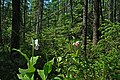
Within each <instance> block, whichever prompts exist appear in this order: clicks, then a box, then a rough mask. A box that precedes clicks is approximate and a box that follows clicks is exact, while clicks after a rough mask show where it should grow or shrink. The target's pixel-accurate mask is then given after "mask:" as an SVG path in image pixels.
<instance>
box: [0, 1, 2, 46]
mask: <svg viewBox="0 0 120 80" xmlns="http://www.w3.org/2000/svg"><path fill="white" fill-rule="evenodd" d="M1 12H2V11H1V0H0V45H1V44H2V28H1V17H2V16H1Z"/></svg>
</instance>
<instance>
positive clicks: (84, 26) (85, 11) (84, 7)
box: [82, 0, 88, 52]
mask: <svg viewBox="0 0 120 80" xmlns="http://www.w3.org/2000/svg"><path fill="white" fill-rule="evenodd" d="M87 13H88V0H84V6H83V31H82V44H83V50H84V51H85V52H86V43H87V39H86V36H87Z"/></svg>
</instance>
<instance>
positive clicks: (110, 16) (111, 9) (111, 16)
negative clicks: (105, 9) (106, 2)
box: [109, 0, 113, 22]
mask: <svg viewBox="0 0 120 80" xmlns="http://www.w3.org/2000/svg"><path fill="white" fill-rule="evenodd" d="M109 18H110V21H111V22H113V0H110V15H109Z"/></svg>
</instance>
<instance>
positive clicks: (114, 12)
mask: <svg viewBox="0 0 120 80" xmlns="http://www.w3.org/2000/svg"><path fill="white" fill-rule="evenodd" d="M114 22H116V0H114Z"/></svg>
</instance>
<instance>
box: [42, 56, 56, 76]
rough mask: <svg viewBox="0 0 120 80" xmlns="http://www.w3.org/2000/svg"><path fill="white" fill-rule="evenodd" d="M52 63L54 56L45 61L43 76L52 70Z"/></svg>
mask: <svg viewBox="0 0 120 80" xmlns="http://www.w3.org/2000/svg"><path fill="white" fill-rule="evenodd" d="M53 63H54V58H53V59H52V60H50V61H48V62H47V63H45V65H44V67H43V69H44V73H45V77H47V76H48V74H49V73H50V72H51V71H52V65H53Z"/></svg>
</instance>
